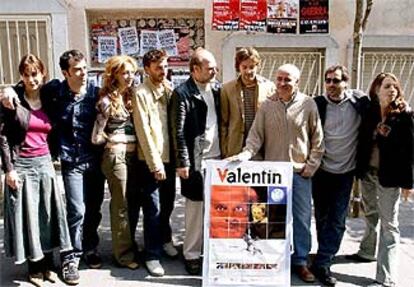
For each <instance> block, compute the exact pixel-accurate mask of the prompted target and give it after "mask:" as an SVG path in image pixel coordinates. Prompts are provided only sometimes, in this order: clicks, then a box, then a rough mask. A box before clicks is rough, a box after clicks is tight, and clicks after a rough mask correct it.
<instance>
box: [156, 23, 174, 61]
mask: <svg viewBox="0 0 414 287" xmlns="http://www.w3.org/2000/svg"><path fill="white" fill-rule="evenodd" d="M158 41H159V44H160V48H161V49H164V50H165V51H166V52H167V55H168V56H178V49H177V43H176V41H175V33H174V30H172V29H168V30H161V31H158Z"/></svg>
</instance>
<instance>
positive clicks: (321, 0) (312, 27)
mask: <svg viewBox="0 0 414 287" xmlns="http://www.w3.org/2000/svg"><path fill="white" fill-rule="evenodd" d="M299 19H300V20H299V32H300V34H311V33H329V0H300V17H299Z"/></svg>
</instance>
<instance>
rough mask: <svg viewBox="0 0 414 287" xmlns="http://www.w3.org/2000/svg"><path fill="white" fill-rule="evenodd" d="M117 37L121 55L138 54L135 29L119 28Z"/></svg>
mask: <svg viewBox="0 0 414 287" xmlns="http://www.w3.org/2000/svg"><path fill="white" fill-rule="evenodd" d="M118 36H119V45H120V46H121V54H122V55H135V54H138V53H139V43H138V33H137V28H136V27H127V28H119V29H118Z"/></svg>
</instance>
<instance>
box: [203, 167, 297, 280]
mask: <svg viewBox="0 0 414 287" xmlns="http://www.w3.org/2000/svg"><path fill="white" fill-rule="evenodd" d="M292 177H293V169H292V165H291V163H287V162H255V161H247V162H229V161H207V172H206V180H205V216H204V223H205V224H204V226H205V233H204V262H203V286H273V287H282V286H290V250H291V249H290V244H291V240H290V238H291V234H292V233H291V232H292V231H291V226H292V224H291V222H292V211H291V196H292V195H291V190H292Z"/></svg>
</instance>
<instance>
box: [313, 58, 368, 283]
mask: <svg viewBox="0 0 414 287" xmlns="http://www.w3.org/2000/svg"><path fill="white" fill-rule="evenodd" d="M348 80H349V75H348V71H347V69H346V68H345V67H344V66H340V65H337V66H332V67H330V68H328V69H327V70H326V72H325V88H326V93H325V95H323V96H318V97H316V98H315V101H316V104H317V106H318V110H319V114H320V116H321V121H322V125H323V131H324V140H325V153H324V155H323V157H322V162H321V165H320V168H319V170H318V171H317V172H316V173H315V175H314V177H313V179H312V193H313V200H314V205H315V219H316V229H317V238H318V251H317V254H316V257H315V260H314V262H313V265H312V271H313V273H314V275H315V276H316V277H317V278H318V279H319V280H320V281H321V282H322V283H323V284H324V285H327V286H334V285H335V284H336V278H335V277H333V276H332V274H331V272H330V266H331V264H332V260H333V258H334V257H335V254H336V253H337V252H338V250H339V247H340V244H341V241H342V237H343V234H344V231H345V219H346V215H347V212H348V204H349V199H350V194H351V189H352V183H353V180H354V175H355V169H356V165H357V158H358V155H357V147H358V139H359V128H360V124H361V122H362V120H363V119H362V117H363V115H364V111H365V110H366V107H367V106H368V104H369V99H368V97H367V96H366V95H364V94H363V93H362V92H360V91H357V90H351V89H348Z"/></svg>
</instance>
